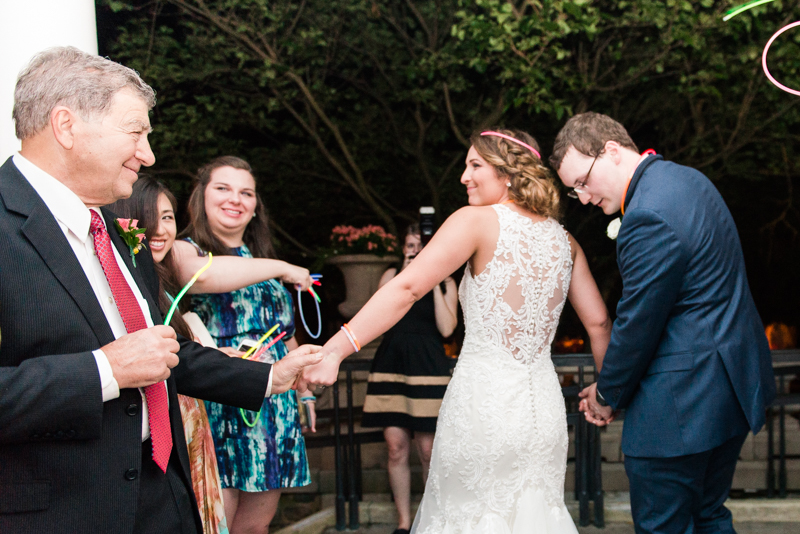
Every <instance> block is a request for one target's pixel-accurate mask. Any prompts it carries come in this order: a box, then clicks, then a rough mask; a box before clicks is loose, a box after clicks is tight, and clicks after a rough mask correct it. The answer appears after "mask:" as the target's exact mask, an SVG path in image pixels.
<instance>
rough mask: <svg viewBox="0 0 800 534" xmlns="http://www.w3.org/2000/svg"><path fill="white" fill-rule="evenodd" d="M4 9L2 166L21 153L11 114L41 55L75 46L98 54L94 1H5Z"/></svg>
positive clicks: (0, 36) (0, 24) (0, 10)
mask: <svg viewBox="0 0 800 534" xmlns="http://www.w3.org/2000/svg"><path fill="white" fill-rule="evenodd" d="M0 3H2V5H0V51H2V52H0V164H2V163H3V162H4V161H5V160H6V158H8V156H10V155H12V154H13V153H14V152H16V151H17V150H19V140H18V139H17V136H16V135H15V134H14V122H13V121H12V120H11V110H12V109H13V107H14V86H15V85H16V83H17V76H18V75H19V71H20V70H22V68H23V67H25V65H27V64H28V61H30V59H31V58H32V57H33V56H34V55H35V54H36V53H37V52H41V51H42V50H44V49H46V48H50V47H52V46H67V45H71V46H75V47H77V48H80V49H81V50H84V51H86V52H89V53H92V54H96V53H97V23H96V21H95V11H94V0H8V1H6V0H3V1H2V2H0Z"/></svg>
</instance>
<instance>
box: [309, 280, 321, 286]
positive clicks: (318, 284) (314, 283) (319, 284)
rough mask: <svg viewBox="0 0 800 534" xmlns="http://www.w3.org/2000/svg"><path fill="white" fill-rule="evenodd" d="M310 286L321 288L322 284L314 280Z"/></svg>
mask: <svg viewBox="0 0 800 534" xmlns="http://www.w3.org/2000/svg"><path fill="white" fill-rule="evenodd" d="M311 284H312V285H315V286H321V285H322V282H320V281H319V280H314V281H313V282H312V283H311Z"/></svg>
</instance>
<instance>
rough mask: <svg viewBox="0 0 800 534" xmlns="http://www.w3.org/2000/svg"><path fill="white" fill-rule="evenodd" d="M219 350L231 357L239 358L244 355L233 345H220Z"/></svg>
mask: <svg viewBox="0 0 800 534" xmlns="http://www.w3.org/2000/svg"><path fill="white" fill-rule="evenodd" d="M219 351H220V352H224V353H225V354H227V355H228V356H230V357H231V358H241V357H242V356H243V355H244V352H242V351H240V350H236V349H234V348H233V347H220V348H219Z"/></svg>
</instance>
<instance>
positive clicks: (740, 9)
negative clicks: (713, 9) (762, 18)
mask: <svg viewBox="0 0 800 534" xmlns="http://www.w3.org/2000/svg"><path fill="white" fill-rule="evenodd" d="M774 1H775V0H755V1H753V2H748V3H746V4H742V5H740V6H736V7H734V8H733V9H731V10H730V11H728V12H727V13H726V14H725V16H724V17H722V20H723V21H724V22H728V21H729V20H731V19H732V18H733V17H735V16H736V15H738V14H740V13H744V12H745V11H747V10H748V9H753V8H754V7H757V6H760V5H762V4H768V3H770V2H774Z"/></svg>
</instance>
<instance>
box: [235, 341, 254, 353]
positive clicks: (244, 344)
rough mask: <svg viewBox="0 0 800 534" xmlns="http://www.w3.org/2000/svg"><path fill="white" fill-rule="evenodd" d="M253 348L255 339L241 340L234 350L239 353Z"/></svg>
mask: <svg viewBox="0 0 800 534" xmlns="http://www.w3.org/2000/svg"><path fill="white" fill-rule="evenodd" d="M255 346H256V340H255V339H243V340H241V341H240V342H239V346H238V347H236V350H238V351H239V352H247V351H248V350H250V349H251V348H253V347H255Z"/></svg>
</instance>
